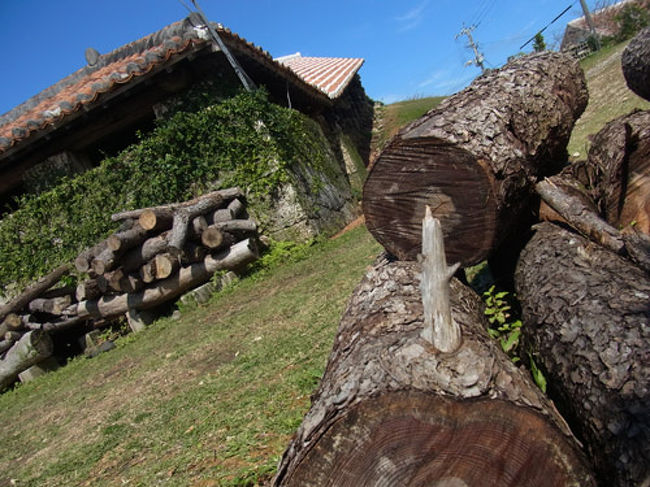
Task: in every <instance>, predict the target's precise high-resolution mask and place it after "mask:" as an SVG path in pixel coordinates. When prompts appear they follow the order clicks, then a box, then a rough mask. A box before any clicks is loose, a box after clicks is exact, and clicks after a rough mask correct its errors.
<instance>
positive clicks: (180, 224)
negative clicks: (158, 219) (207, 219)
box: [169, 196, 223, 252]
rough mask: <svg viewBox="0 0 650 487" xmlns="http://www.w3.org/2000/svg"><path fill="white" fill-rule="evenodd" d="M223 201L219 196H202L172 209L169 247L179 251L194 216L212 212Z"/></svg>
mask: <svg viewBox="0 0 650 487" xmlns="http://www.w3.org/2000/svg"><path fill="white" fill-rule="evenodd" d="M222 203H223V198H222V197H221V196H214V197H212V198H204V199H202V200H200V201H198V202H197V203H194V204H193V205H188V206H183V207H182V208H179V209H177V210H175V211H174V222H173V226H172V231H171V234H170V236H169V247H170V248H172V249H176V250H177V251H179V252H180V251H181V250H182V249H183V245H185V241H186V240H187V235H188V233H189V231H190V225H191V222H192V220H193V219H194V218H196V217H197V216H199V215H203V214H206V213H208V212H212V211H213V210H215V209H216V208H218V207H219V206H221V204H222Z"/></svg>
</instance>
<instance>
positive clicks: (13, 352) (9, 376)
mask: <svg viewBox="0 0 650 487" xmlns="http://www.w3.org/2000/svg"><path fill="white" fill-rule="evenodd" d="M52 350H53V345H52V339H51V338H50V336H49V335H48V334H47V333H46V332H43V331H40V330H34V331H30V332H27V333H25V334H24V335H23V336H22V337H21V338H20V340H18V341H17V342H16V343H15V344H14V345H13V346H12V347H11V348H10V349H9V350H8V351H7V353H6V355H5V357H4V359H3V360H0V389H4V388H5V387H7V386H10V385H11V384H12V383H13V382H14V381H15V380H16V379H17V378H18V374H20V373H21V372H22V371H23V370H27V369H28V368H30V367H31V366H32V365H34V364H37V363H39V362H40V361H41V360H44V359H46V358H48V357H49V356H50V355H52Z"/></svg>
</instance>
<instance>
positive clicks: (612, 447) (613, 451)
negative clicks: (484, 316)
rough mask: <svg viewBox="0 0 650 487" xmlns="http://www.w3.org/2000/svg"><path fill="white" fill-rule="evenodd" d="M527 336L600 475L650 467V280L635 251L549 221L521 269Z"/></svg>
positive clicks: (630, 479) (641, 474)
mask: <svg viewBox="0 0 650 487" xmlns="http://www.w3.org/2000/svg"><path fill="white" fill-rule="evenodd" d="M515 280H516V286H517V294H518V296H519V299H520V302H521V303H522V309H523V320H524V325H525V326H524V328H523V331H522V333H523V336H524V338H525V341H526V342H527V344H528V345H529V346H530V347H532V349H533V350H535V351H536V352H538V355H537V358H536V360H537V361H538V362H539V363H538V365H540V366H541V367H542V368H543V370H545V372H546V374H547V379H548V383H549V392H550V394H551V395H552V397H553V398H554V400H555V401H556V404H558V408H560V410H561V411H562V413H563V414H564V415H565V417H566V418H567V419H568V420H570V423H571V424H572V426H574V427H575V431H576V433H578V434H579V436H580V438H581V439H582V440H583V441H584V442H585V444H586V447H587V451H588V452H589V454H590V456H591V458H592V459H593V461H594V464H595V466H596V467H597V468H598V470H599V473H600V477H601V483H602V485H620V486H623V485H642V483H643V481H644V480H646V479H647V478H648V476H649V475H650V448H649V446H650V367H648V364H649V363H650V280H649V278H648V275H647V274H644V273H643V271H641V270H640V269H638V268H637V267H635V266H634V265H633V264H631V263H630V262H629V261H627V260H625V259H623V258H622V257H620V256H617V255H615V254H613V253H612V252H609V251H607V250H605V249H603V248H602V247H600V246H598V245H596V244H594V243H592V242H589V241H588V240H586V239H585V238H583V237H582V236H580V235H578V234H575V233H572V232H570V231H568V230H565V229H563V228H561V227H559V226H557V225H553V224H551V223H543V224H540V225H539V226H538V227H537V230H536V233H535V235H534V237H533V238H532V240H531V241H530V242H529V244H528V245H527V246H526V248H525V249H524V251H523V252H522V254H521V257H520V260H519V264H518V267H517V272H516V275H515Z"/></svg>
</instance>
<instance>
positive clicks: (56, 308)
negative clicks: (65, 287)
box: [28, 295, 72, 315]
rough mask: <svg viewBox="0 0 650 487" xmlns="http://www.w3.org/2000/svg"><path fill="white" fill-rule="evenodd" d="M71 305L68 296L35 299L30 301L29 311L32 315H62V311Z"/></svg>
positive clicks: (70, 298)
mask: <svg viewBox="0 0 650 487" xmlns="http://www.w3.org/2000/svg"><path fill="white" fill-rule="evenodd" d="M70 304H72V297H71V296H70V295H66V296H59V297H58V298H51V299H45V298H36V299H33V300H32V301H30V303H29V306H28V308H29V311H30V312H32V313H49V314H52V315H60V314H63V311H64V310H65V309H66V308H67V307H68V306H70Z"/></svg>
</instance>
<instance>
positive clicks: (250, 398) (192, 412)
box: [0, 227, 379, 487]
mask: <svg viewBox="0 0 650 487" xmlns="http://www.w3.org/2000/svg"><path fill="white" fill-rule="evenodd" d="M378 252H379V246H378V245H377V244H376V243H375V242H374V241H373V240H372V238H371V237H370V235H369V234H368V233H367V232H366V231H365V229H364V228H363V227H359V228H357V229H355V230H352V231H351V232H348V233H346V234H344V235H343V236H341V237H339V238H337V239H335V240H331V241H327V242H324V243H320V244H317V245H314V246H312V247H308V248H306V249H302V250H301V252H300V255H299V257H298V258H297V259H294V260H297V261H294V262H291V260H292V259H291V258H290V256H291V255H292V254H287V255H281V256H279V258H277V259H276V261H277V262H279V261H282V262H284V263H285V264H284V265H282V266H280V265H277V266H275V268H273V269H272V270H271V271H268V272H266V273H263V274H262V275H259V274H258V275H257V277H255V278H249V279H244V280H242V281H240V283H238V284H237V285H235V286H234V287H232V288H230V289H228V290H226V291H225V292H222V293H221V294H219V295H217V296H215V297H214V298H213V299H212V301H210V303H209V304H208V305H207V306H204V307H193V308H190V309H182V314H181V318H180V320H178V321H174V320H172V319H163V320H160V321H159V322H157V323H155V325H153V326H151V327H150V328H148V329H147V330H146V331H145V332H143V333H141V334H138V335H129V336H128V337H126V338H122V339H120V340H118V348H117V349H116V350H113V351H111V352H110V353H106V354H103V355H100V356H98V357H96V358H94V359H85V358H79V359H76V360H74V361H73V362H72V363H71V364H69V365H68V366H66V367H64V368H62V369H59V370H58V371H56V372H53V373H51V374H48V375H47V376H44V377H42V378H39V379H38V380H36V381H34V382H31V383H28V384H26V385H24V386H21V387H18V388H17V389H16V390H14V391H12V392H8V393H5V394H3V395H1V396H0V411H2V417H3V421H1V422H0V438H2V441H1V442H0V486H8V485H10V480H11V479H16V480H17V483H15V485H20V486H38V487H43V486H52V487H55V486H73V485H92V486H117V485H125V484H126V485H133V486H136V485H138V486H150V485H170V486H174V487H176V486H184V485H201V486H209V485H255V484H256V483H257V482H261V481H263V480H268V479H269V478H270V477H271V475H272V472H273V471H274V470H275V466H276V464H277V461H278V459H279V456H280V455H281V454H282V452H283V451H284V449H285V448H286V446H287V444H288V441H289V438H290V437H291V435H292V434H293V432H294V431H295V429H296V428H297V427H298V425H299V424H300V421H301V420H302V416H303V415H304V413H305V412H306V409H307V408H308V407H309V395H310V394H311V393H312V391H313V389H314V388H315V386H316V384H317V381H318V379H319V378H320V376H321V374H322V372H323V369H324V366H325V362H326V360H327V356H328V355H329V351H330V349H331V345H332V342H333V338H334V334H335V331H336V328H337V325H338V321H339V319H340V317H341V314H342V312H343V310H344V308H345V305H346V302H347V300H348V298H349V296H350V294H351V292H352V289H353V287H354V286H355V285H356V284H357V283H358V282H359V280H360V279H361V276H362V275H363V273H364V269H365V268H366V266H368V265H369V264H371V263H372V261H373V260H374V259H375V257H376V255H377V253H378ZM293 255H295V253H294V254H293ZM325 262H326V263H327V265H323V263H325ZM11 485H14V484H11Z"/></svg>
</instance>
